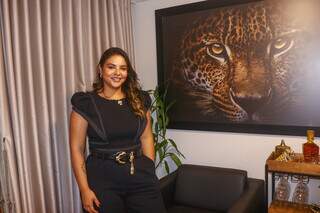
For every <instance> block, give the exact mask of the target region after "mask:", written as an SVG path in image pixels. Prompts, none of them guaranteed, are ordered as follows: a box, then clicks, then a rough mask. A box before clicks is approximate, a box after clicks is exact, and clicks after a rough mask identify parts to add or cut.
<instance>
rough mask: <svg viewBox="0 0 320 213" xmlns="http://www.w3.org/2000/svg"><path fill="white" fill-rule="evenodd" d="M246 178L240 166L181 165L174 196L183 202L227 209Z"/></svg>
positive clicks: (197, 205)
mask: <svg viewBox="0 0 320 213" xmlns="http://www.w3.org/2000/svg"><path fill="white" fill-rule="evenodd" d="M246 181H247V172H246V171H243V170H237V169H226V168H217V167H208V166H195V165H182V166H181V168H180V169H179V171H178V174H177V179H176V190H175V192H176V193H175V197H174V200H175V202H176V203H177V204H180V205H183V206H193V207H198V208H203V209H209V210H216V211H227V210H228V207H230V206H231V205H232V204H233V203H234V202H235V201H236V200H237V199H238V198H239V197H240V195H241V194H242V192H243V191H244V188H245V185H246Z"/></svg>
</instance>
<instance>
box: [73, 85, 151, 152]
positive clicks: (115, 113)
mask: <svg viewBox="0 0 320 213" xmlns="http://www.w3.org/2000/svg"><path fill="white" fill-rule="evenodd" d="M141 94H142V95H141V96H142V97H143V102H144V106H145V108H146V109H147V110H148V109H149V108H150V106H151V98H150V95H149V94H148V92H145V91H141ZM71 103H72V106H73V110H74V111H76V112H77V113H79V114H80V115H81V116H82V117H83V118H84V119H86V120H87V121H88V129H87V136H88V139H89V149H90V150H91V149H121V148H126V147H130V146H134V145H138V144H140V136H141V134H142V132H143V131H144V129H145V127H146V119H145V118H141V117H139V116H137V115H135V114H134V113H133V112H132V110H131V108H130V106H129V103H128V101H127V99H126V98H124V99H120V100H107V99H105V98H103V97H101V96H99V95H98V94H97V93H95V92H77V93H75V94H74V95H73V96H72V98H71Z"/></svg>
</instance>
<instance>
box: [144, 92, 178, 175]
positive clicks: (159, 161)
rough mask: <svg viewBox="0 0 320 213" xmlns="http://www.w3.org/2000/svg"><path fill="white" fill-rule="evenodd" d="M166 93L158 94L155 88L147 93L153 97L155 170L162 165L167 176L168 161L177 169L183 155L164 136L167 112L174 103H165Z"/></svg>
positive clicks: (152, 120)
mask: <svg viewBox="0 0 320 213" xmlns="http://www.w3.org/2000/svg"><path fill="white" fill-rule="evenodd" d="M167 91H168V90H167V88H166V89H165V90H164V91H163V92H160V89H159V87H156V88H155V90H150V91H149V93H150V94H151V96H152V97H153V101H152V105H151V113H152V115H153V117H154V118H152V119H151V122H152V130H153V136H154V143H155V152H156V168H158V167H159V166H160V165H164V168H165V171H166V172H167V174H169V173H170V167H169V164H168V160H171V161H172V162H174V163H175V165H176V166H177V167H179V166H180V165H181V160H180V158H181V157H183V158H184V155H183V154H182V153H181V152H180V151H179V149H178V147H177V145H176V143H175V142H174V140H173V139H171V138H167V136H166V133H167V126H168V124H169V117H168V111H169V109H170V108H171V107H172V105H173V104H174V101H172V102H170V103H168V102H167V100H166V96H167Z"/></svg>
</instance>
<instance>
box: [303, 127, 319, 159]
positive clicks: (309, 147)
mask: <svg viewBox="0 0 320 213" xmlns="http://www.w3.org/2000/svg"><path fill="white" fill-rule="evenodd" d="M307 139H308V141H307V142H306V143H304V144H303V157H304V161H306V162H318V160H319V146H318V145H317V144H315V143H314V130H307Z"/></svg>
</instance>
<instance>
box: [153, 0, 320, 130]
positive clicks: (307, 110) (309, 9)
mask: <svg viewBox="0 0 320 213" xmlns="http://www.w3.org/2000/svg"><path fill="white" fill-rule="evenodd" d="M319 6H320V4H319V1H317V0H310V1H299V0H224V1H221V0H211V1H204V2H196V3H191V4H186V5H180V6H175V7H170V8H164V9H159V10H156V11H155V20H156V41H157V70H158V86H159V88H160V91H165V90H166V101H167V103H171V102H174V104H173V105H172V107H171V108H170V109H169V113H168V114H169V120H170V122H169V126H168V128H171V129H186V130H204V131H221V132H238V133H256V134H275V135H297V136H298V135H305V134H306V130H307V129H313V130H315V131H316V135H317V132H318V133H320V99H319V93H320V86H319V85H320V63H319V62H318V60H319V59H320V52H319V50H320V41H319V39H318V38H320V29H319V27H318V25H317V24H316V23H317V20H320V19H319V18H320V16H319V14H318V13H317V11H316V9H315V8H319ZM319 61H320V60H319Z"/></svg>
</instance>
